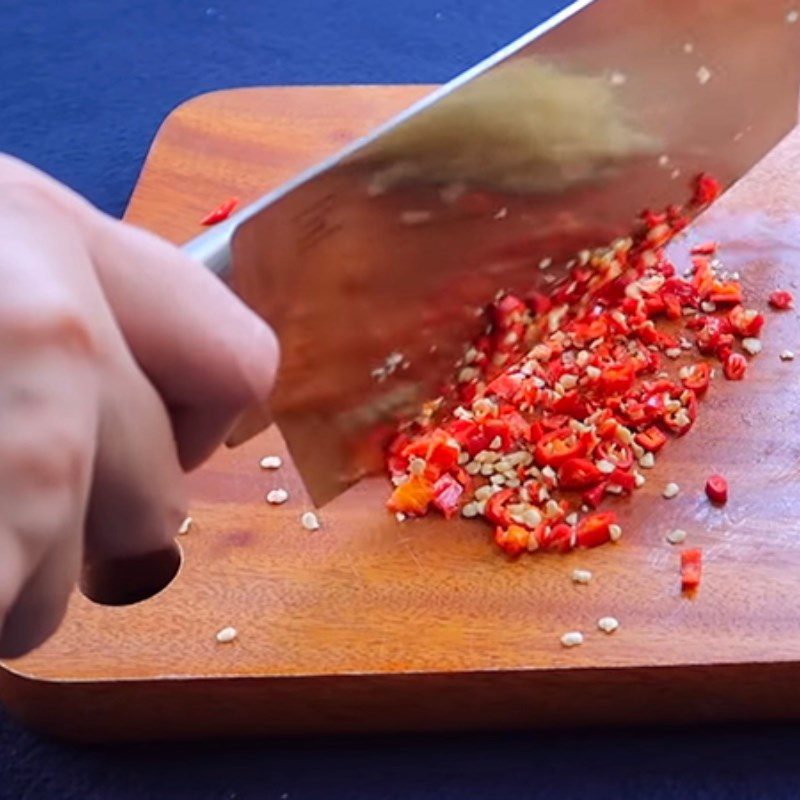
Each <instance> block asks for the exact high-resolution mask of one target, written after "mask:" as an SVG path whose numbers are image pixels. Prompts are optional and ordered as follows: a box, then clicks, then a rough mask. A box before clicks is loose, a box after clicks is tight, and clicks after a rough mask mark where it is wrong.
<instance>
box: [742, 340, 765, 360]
mask: <svg viewBox="0 0 800 800" xmlns="http://www.w3.org/2000/svg"><path fill="white" fill-rule="evenodd" d="M742 350H744V351H745V353H749V354H750V355H751V356H755V355H758V354H759V353H760V352H761V339H756V338H754V337H752V336H748V337H747V338H746V339H742Z"/></svg>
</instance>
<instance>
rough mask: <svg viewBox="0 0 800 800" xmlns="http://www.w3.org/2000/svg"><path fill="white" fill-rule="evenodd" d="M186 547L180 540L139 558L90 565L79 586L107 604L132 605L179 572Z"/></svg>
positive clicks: (162, 586)
mask: <svg viewBox="0 0 800 800" xmlns="http://www.w3.org/2000/svg"><path fill="white" fill-rule="evenodd" d="M182 563H183V551H182V550H181V548H180V545H179V544H178V543H177V542H174V543H173V544H172V545H170V546H169V547H167V548H165V549H164V550H159V551H157V552H155V553H148V554H147V555H145V556H138V557H136V558H126V559H119V560H117V561H110V562H106V563H103V564H90V565H88V566H87V567H86V568H85V569H84V571H83V575H82V576H81V583H80V589H81V591H82V592H83V594H84V595H86V597H88V598H89V600H92V601H93V602H95V603H100V604H101V605H104V606H129V605H133V604H134V603H141V602H142V601H143V600H147V599H148V598H150V597H154V596H155V595H157V594H158V593H159V592H163V591H164V589H166V588H167V586H169V585H170V583H172V581H173V580H174V579H175V577H176V576H177V574H178V572H179V571H180V568H181V564H182Z"/></svg>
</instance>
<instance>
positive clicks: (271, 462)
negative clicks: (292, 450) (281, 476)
mask: <svg viewBox="0 0 800 800" xmlns="http://www.w3.org/2000/svg"><path fill="white" fill-rule="evenodd" d="M282 465H283V459H282V458H281V457H280V456H264V458H262V459H261V461H259V462H258V466H259V467H261V469H280V468H281V466H282Z"/></svg>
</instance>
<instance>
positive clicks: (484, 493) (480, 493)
mask: <svg viewBox="0 0 800 800" xmlns="http://www.w3.org/2000/svg"><path fill="white" fill-rule="evenodd" d="M492 494H494V492H493V490H492V487H491V486H479V487H478V488H477V489H476V490H475V499H476V500H479V501H480V500H488V499H489V498H490V497H491V496H492Z"/></svg>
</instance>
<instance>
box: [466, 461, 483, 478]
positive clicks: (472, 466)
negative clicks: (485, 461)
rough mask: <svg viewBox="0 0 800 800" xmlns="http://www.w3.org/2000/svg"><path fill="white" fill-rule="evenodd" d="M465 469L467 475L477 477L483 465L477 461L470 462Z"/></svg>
mask: <svg viewBox="0 0 800 800" xmlns="http://www.w3.org/2000/svg"><path fill="white" fill-rule="evenodd" d="M464 469H465V470H466V471H467V475H477V474H478V473H479V472H480V471H481V465H480V464H479V463H478V462H477V461H470V462H469V464H467V466H466V467H464Z"/></svg>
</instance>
